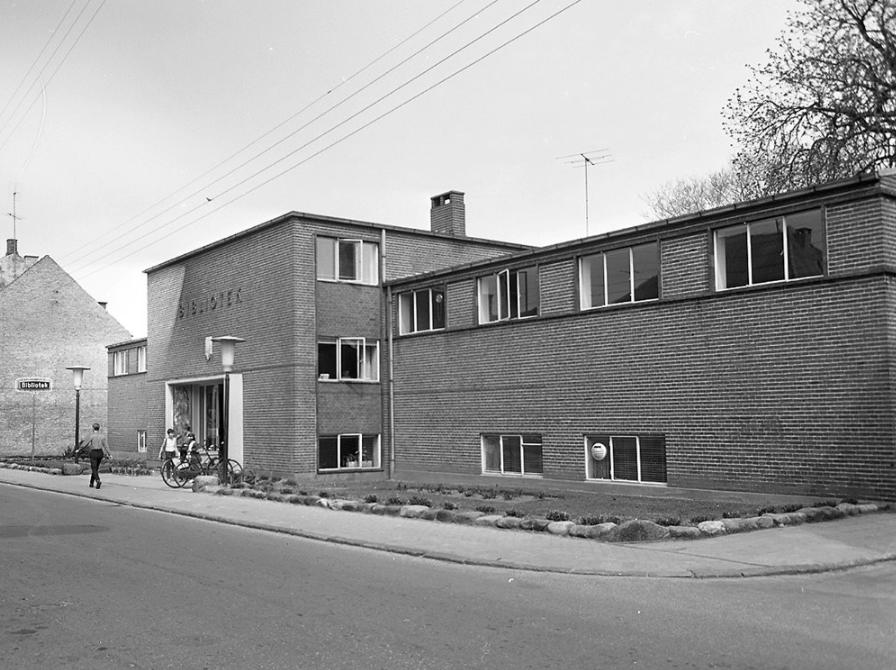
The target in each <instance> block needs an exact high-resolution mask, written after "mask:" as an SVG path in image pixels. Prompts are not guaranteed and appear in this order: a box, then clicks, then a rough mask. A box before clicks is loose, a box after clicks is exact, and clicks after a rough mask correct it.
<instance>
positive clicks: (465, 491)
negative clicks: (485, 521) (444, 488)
mask: <svg viewBox="0 0 896 670" xmlns="http://www.w3.org/2000/svg"><path fill="white" fill-rule="evenodd" d="M463 493H464V495H465V496H466V497H467V498H469V497H471V496H472V495H473V493H474V491H473V490H472V489H464V492H463Z"/></svg>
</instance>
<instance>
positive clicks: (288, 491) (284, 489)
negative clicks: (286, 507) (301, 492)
mask: <svg viewBox="0 0 896 670" xmlns="http://www.w3.org/2000/svg"><path fill="white" fill-rule="evenodd" d="M295 492H296V490H295V489H294V488H292V487H291V486H281V487H280V493H282V494H283V495H285V496H291V495H292V494H293V493H295Z"/></svg>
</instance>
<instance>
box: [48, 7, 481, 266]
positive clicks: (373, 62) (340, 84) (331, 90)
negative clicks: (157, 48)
mask: <svg viewBox="0 0 896 670" xmlns="http://www.w3.org/2000/svg"><path fill="white" fill-rule="evenodd" d="M464 2H466V0H458V1H457V2H455V3H454V4H453V5H451V6H450V7H449V8H448V9H446V10H445V11H443V12H441V13H440V14H438V15H437V16H436V17H435V18H433V19H430V20H429V21H427V22H426V23H425V24H423V25H422V26H421V27H420V28H418V29H417V30H415V31H414V32H413V33H411V34H410V35H408V36H407V37H405V38H404V39H402V40H401V41H399V42H398V43H397V44H395V45H394V46H392V47H391V48H389V49H387V50H386V51H384V52H383V53H382V54H380V55H379V56H377V57H376V58H374V59H373V60H371V61H370V62H369V63H367V64H366V65H364V66H363V67H362V68H360V69H359V70H356V71H355V72H354V73H353V74H351V75H350V76H348V77H346V78H344V79H342V80H341V81H339V82H338V83H337V84H335V85H333V86H332V87H330V88H329V89H327V91H325V92H324V93H322V94H320V95H319V96H318V97H316V98H315V99H314V100H312V101H311V102H309V103H307V104H306V105H305V106H303V107H302V108H301V109H299V110H298V111H297V112H295V113H293V114H291V115H290V116H289V117H287V118H286V119H284V120H283V121H281V122H280V123H278V124H277V125H275V126H274V127H273V128H271V129H270V130H268V131H266V132H264V133H263V134H261V135H259V136H258V137H256V138H255V139H254V140H252V141H251V142H249V143H248V144H246V145H244V146H243V147H241V148H240V149H237V150H236V151H235V152H233V153H232V154H230V155H229V156H228V157H227V158H225V159H223V160H221V161H219V162H218V163H216V164H215V165H213V166H212V167H210V168H208V169H207V170H206V171H205V172H203V173H202V174H200V175H199V176H198V177H195V178H193V179H192V180H191V181H189V182H187V183H186V184H184V185H183V186H181V187H179V188H178V189H176V190H174V191H172V192H171V193H169V194H168V195H167V196H165V197H163V198H161V199H160V200H157V201H156V202H154V203H153V204H152V205H150V206H149V207H147V208H145V209H144V210H143V211H141V212H140V213H139V214H135V215H134V216H132V217H130V218H129V219H127V220H126V221H124V223H122V224H120V225H119V226H116V227H115V228H120V227H124V226H126V225H127V224H128V223H131V222H132V221H135V220H137V219H139V218H141V217H143V216H144V215H145V214H148V213H149V212H151V211H152V210H153V209H155V208H156V207H158V206H159V205H161V204H162V203H164V202H165V201H166V200H168V199H170V198H172V197H173V196H175V195H177V194H178V193H180V192H181V191H183V190H185V189H187V188H188V187H190V186H192V185H193V184H195V183H196V182H198V181H200V180H201V179H203V178H204V177H206V176H208V175H210V174H211V173H213V172H214V171H215V170H217V169H218V168H220V167H221V166H223V165H225V164H227V163H228V162H230V161H231V160H233V159H234V158H236V157H237V156H239V155H240V154H241V153H243V152H244V151H246V150H247V149H249V148H250V147H252V146H253V145H255V144H258V143H259V142H260V141H261V140H263V139H264V138H266V137H268V136H269V135H271V134H273V133H274V132H276V131H277V130H279V129H280V128H282V127H283V126H285V125H286V124H287V123H289V122H290V121H292V120H294V119H296V118H297V117H299V116H301V115H302V114H303V113H304V112H306V111H307V110H308V109H310V108H311V107H313V106H314V105H315V104H317V103H318V102H320V101H321V100H323V99H324V98H326V97H327V96H329V95H331V94H333V93H334V92H335V91H337V90H338V89H340V88H342V87H343V86H345V85H346V84H348V83H349V82H350V81H352V80H353V79H355V78H356V77H358V76H359V75H361V74H362V73H364V72H366V71H367V70H369V69H370V68H371V67H373V66H374V65H376V64H377V63H378V62H380V61H381V60H382V59H383V58H385V57H386V56H388V55H389V54H391V53H393V52H394V51H395V50H397V49H399V48H400V47H402V46H404V45H405V44H406V43H407V42H409V41H410V40H412V39H413V38H414V37H416V36H417V35H419V34H420V33H422V32H423V31H424V30H426V29H427V28H429V27H430V26H431V25H433V24H434V23H436V22H437V21H439V20H440V19H441V18H442V17H444V16H445V15H446V14H448V13H450V12H451V11H453V10H454V9H455V8H457V7H458V6H459V5H462V4H463V3H464ZM495 2H497V0H494V1H493V2H492V3H491V4H490V5H489V6H491V5H492V4H494V3H495ZM481 11H482V10H477V13H478V12H481ZM474 16H476V13H474V14H473V15H472V16H470V17H469V18H468V19H466V20H465V21H463V22H461V24H458V26H455V28H452V30H455V29H456V28H457V27H459V26H460V25H463V23H466V22H467V21H469V20H470V19H472V18H473V17H474ZM448 32H451V31H448ZM430 44H432V43H430ZM416 53H419V51H418V52H416ZM416 53H415V54H414V55H416ZM406 60H407V59H406ZM406 60H405V61H402V63H400V64H399V65H401V64H403V63H404V62H406ZM393 69H394V68H393ZM390 72H391V70H390ZM382 76H384V75H381V77H379V78H382ZM379 78H378V79H379ZM378 79H377V80H378ZM377 80H374V81H377ZM371 83H373V82H371ZM368 86H370V84H367V86H365V88H367V87H368ZM363 90H364V88H362V89H359V90H358V91H356V92H355V93H354V94H352V96H349V98H346V99H344V100H343V101H342V102H345V101H347V100H349V99H350V98H351V97H353V96H354V95H357V94H358V93H360V92H361V91H363ZM340 104H341V103H340ZM330 109H333V108H330ZM328 111H329V110H328ZM318 118H320V117H315V119H312V121H315V120H317V119H318ZM309 123H311V122H309ZM307 125H308V124H306V125H305V126H302V127H301V128H299V130H302V129H304V128H305V127H306V126H307ZM296 132H298V130H296V131H294V132H293V133H291V134H290V135H287V136H286V137H284V138H283V139H281V140H279V141H278V142H276V143H275V144H273V145H269V146H268V148H267V149H265V150H264V151H263V152H261V153H260V154H256V155H255V156H253V158H251V159H249V160H250V161H251V160H254V159H255V158H257V157H258V156H260V155H263V154H264V153H266V152H267V151H270V150H271V149H273V148H274V147H276V146H278V145H279V144H281V143H282V142H283V141H285V140H286V139H289V138H290V137H292V136H293V135H294V134H295V133H296ZM247 162H248V161H247ZM244 165H246V162H244V163H242V164H241V165H239V166H237V167H236V168H234V169H233V170H231V171H230V172H228V173H226V174H224V175H222V176H221V177H219V178H218V179H216V180H215V181H212V182H210V183H208V184H206V185H205V186H203V187H202V188H200V189H198V190H196V191H193V192H192V193H190V194H189V195H187V196H185V197H183V198H181V199H180V200H178V201H176V202H174V203H173V204H172V205H171V206H169V207H167V208H166V209H164V210H162V211H160V212H157V213H156V214H155V215H153V216H152V217H150V218H149V219H147V220H146V221H144V222H142V223H139V224H137V225H136V226H132V227H130V228H128V229H127V230H125V231H124V232H123V233H121V234H120V235H118V236H117V237H114V238H112V239H110V240H107V241H106V242H105V243H104V244H102V245H101V246H99V247H94V249H93V251H92V252H91V253H96V252H97V251H99V250H101V249H104V248H105V247H107V246H109V245H110V244H112V243H113V242H115V241H117V240H120V239H121V238H122V237H125V236H127V235H128V234H129V233H131V232H133V231H135V230H139V229H140V228H142V227H143V226H145V225H147V224H149V223H151V222H152V221H153V220H155V219H157V218H158V217H160V216H161V215H162V214H165V213H166V212H169V211H171V210H172V209H174V208H175V207H176V206H177V205H179V204H181V203H183V202H185V201H186V200H189V199H190V198H193V197H195V196H197V195H199V194H200V193H202V192H204V191H207V190H208V188H209V187H210V186H212V185H214V184H216V183H217V182H219V181H221V180H222V179H224V178H226V177H228V176H229V175H231V174H232V173H233V172H234V171H236V170H238V169H240V168H241V167H243V166H244ZM209 202H210V201H209ZM113 230H114V228H113ZM96 239H98V238H94V239H93V240H88V241H86V242H84V243H83V244H81V245H80V246H79V247H76V248H75V249H73V250H72V251H69V252H68V253H66V254H65V255H63V256H62V259H65V258H69V257H71V256H74V255H75V254H77V253H78V252H79V251H80V250H81V249H84V248H85V247H87V246H92V245H93V244H94V242H95V241H96Z"/></svg>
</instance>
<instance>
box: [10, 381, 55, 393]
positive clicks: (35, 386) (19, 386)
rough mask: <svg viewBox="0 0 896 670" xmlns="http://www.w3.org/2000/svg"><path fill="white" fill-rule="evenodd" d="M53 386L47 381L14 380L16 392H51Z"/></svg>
mask: <svg viewBox="0 0 896 670" xmlns="http://www.w3.org/2000/svg"><path fill="white" fill-rule="evenodd" d="M52 389H53V384H52V382H51V381H50V380H49V379H16V391H51V390H52Z"/></svg>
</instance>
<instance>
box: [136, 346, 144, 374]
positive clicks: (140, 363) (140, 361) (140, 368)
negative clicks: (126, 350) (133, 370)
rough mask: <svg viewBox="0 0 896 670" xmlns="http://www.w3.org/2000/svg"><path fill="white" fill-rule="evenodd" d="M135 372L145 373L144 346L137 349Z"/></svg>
mask: <svg viewBox="0 0 896 670" xmlns="http://www.w3.org/2000/svg"><path fill="white" fill-rule="evenodd" d="M137 372H146V345H143V346H142V347H137Z"/></svg>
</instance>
